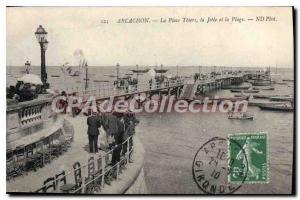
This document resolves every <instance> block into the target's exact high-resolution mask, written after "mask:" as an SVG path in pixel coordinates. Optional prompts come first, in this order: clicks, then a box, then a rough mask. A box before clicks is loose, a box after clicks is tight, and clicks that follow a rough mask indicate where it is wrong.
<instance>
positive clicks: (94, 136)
mask: <svg viewBox="0 0 300 200" xmlns="http://www.w3.org/2000/svg"><path fill="white" fill-rule="evenodd" d="M87 125H88V131H87V134H88V138H89V149H90V153H97V152H98V146H97V143H98V136H99V128H100V127H101V121H100V118H99V116H98V113H97V112H93V113H92V116H90V117H88V118H87Z"/></svg>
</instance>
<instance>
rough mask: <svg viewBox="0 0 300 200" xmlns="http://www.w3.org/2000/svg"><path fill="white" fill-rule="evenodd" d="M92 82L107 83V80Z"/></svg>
mask: <svg viewBox="0 0 300 200" xmlns="http://www.w3.org/2000/svg"><path fill="white" fill-rule="evenodd" d="M93 81H94V82H97V83H107V82H109V81H108V80H93Z"/></svg>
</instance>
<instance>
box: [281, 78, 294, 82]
mask: <svg viewBox="0 0 300 200" xmlns="http://www.w3.org/2000/svg"><path fill="white" fill-rule="evenodd" d="M282 81H285V82H294V80H293V79H282Z"/></svg>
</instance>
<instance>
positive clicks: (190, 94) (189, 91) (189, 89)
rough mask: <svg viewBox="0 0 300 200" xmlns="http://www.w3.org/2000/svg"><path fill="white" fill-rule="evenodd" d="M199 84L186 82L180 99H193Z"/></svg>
mask: <svg viewBox="0 0 300 200" xmlns="http://www.w3.org/2000/svg"><path fill="white" fill-rule="evenodd" d="M197 85H198V84H194V83H193V84H186V85H184V86H183V89H182V92H181V94H180V96H179V99H186V100H191V99H193V98H194V95H195V92H196V90H197Z"/></svg>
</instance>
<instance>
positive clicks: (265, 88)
mask: <svg viewBox="0 0 300 200" xmlns="http://www.w3.org/2000/svg"><path fill="white" fill-rule="evenodd" d="M252 89H253V90H274V89H275V88H274V87H272V86H266V87H253V88H252Z"/></svg>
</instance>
